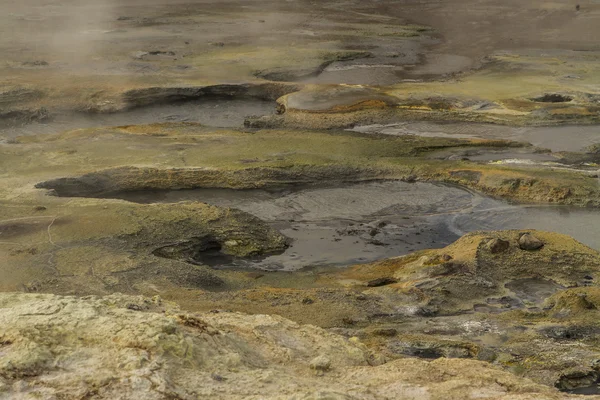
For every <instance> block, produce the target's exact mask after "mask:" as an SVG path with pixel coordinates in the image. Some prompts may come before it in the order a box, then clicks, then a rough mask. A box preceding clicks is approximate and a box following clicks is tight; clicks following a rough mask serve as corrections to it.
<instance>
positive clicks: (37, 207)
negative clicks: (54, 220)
mask: <svg viewBox="0 0 600 400" xmlns="http://www.w3.org/2000/svg"><path fill="white" fill-rule="evenodd" d="M46 210H47V208H46V207H44V206H35V207H33V211H46Z"/></svg>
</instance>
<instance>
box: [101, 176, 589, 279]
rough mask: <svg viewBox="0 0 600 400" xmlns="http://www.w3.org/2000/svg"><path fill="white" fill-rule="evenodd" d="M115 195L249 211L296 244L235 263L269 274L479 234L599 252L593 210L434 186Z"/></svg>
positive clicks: (364, 258)
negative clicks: (567, 242) (565, 241)
mask: <svg viewBox="0 0 600 400" xmlns="http://www.w3.org/2000/svg"><path fill="white" fill-rule="evenodd" d="M111 197H113V198H119V199H124V200H128V201H133V202H138V203H155V202H158V203H174V202H181V201H200V202H206V203H209V204H214V205H218V206H222V207H232V208H238V209H241V210H243V211H246V212H249V213H251V214H253V215H255V216H257V217H259V218H261V219H263V220H265V221H267V222H269V223H270V224H271V225H272V226H273V227H274V228H275V229H278V230H279V231H281V232H282V233H283V234H284V235H286V236H288V237H289V238H291V239H292V244H291V246H290V248H289V249H288V250H287V251H286V252H285V253H283V254H280V255H274V256H270V257H267V258H266V259H264V260H261V261H256V262H242V263H241V264H240V262H234V263H233V264H232V265H231V266H251V267H255V268H260V269H266V270H288V271H290V270H297V269H301V268H303V267H308V266H325V265H333V266H335V265H339V266H345V265H350V264H356V263H362V262H370V261H374V260H378V259H382V258H388V257H394V256H399V255H404V254H408V253H410V252H413V251H416V250H421V249H428V248H440V247H444V246H446V245H448V244H450V243H452V242H454V241H455V240H457V239H458V238H459V237H460V236H462V235H464V234H465V233H467V232H471V231H474V230H498V229H541V230H550V231H556V232H560V233H565V234H569V235H571V236H573V237H575V238H576V239H578V240H580V241H582V242H583V243H585V244H587V245H589V246H591V247H594V248H597V249H600V223H599V222H600V216H599V214H598V213H597V212H596V211H593V210H586V209H573V208H566V207H524V206H516V205H509V204H507V203H504V202H501V201H498V200H493V199H489V198H486V197H482V196H480V195H477V194H474V193H471V192H469V191H467V190H463V189H461V188H458V187H454V186H447V185H438V184H430V183H406V182H398V181H387V182H368V183H359V184H350V185H347V186H344V187H333V188H331V187H330V188H314V187H312V188H298V187H296V188H283V189H278V190H272V191H268V190H233V189H196V190H178V191H144V192H127V193H119V194H115V195H112V196H111Z"/></svg>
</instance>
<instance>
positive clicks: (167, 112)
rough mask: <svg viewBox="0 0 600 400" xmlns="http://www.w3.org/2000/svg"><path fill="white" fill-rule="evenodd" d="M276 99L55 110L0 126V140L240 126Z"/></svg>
mask: <svg viewBox="0 0 600 400" xmlns="http://www.w3.org/2000/svg"><path fill="white" fill-rule="evenodd" d="M274 113H275V103H274V102H270V101H261V100H256V99H253V100H248V99H210V100H199V101H194V100H192V101H185V102H183V101H181V102H173V103H171V104H160V105H154V106H146V107H140V108H136V109H132V110H128V111H122V112H118V113H112V114H90V113H87V114H83V113H81V114H62V115H61V114H58V115H55V116H53V117H52V118H51V119H50V120H49V121H46V122H34V123H30V124H19V125H17V126H13V127H9V128H3V129H1V130H0V142H1V141H2V140H3V139H4V140H8V139H13V138H16V137H18V136H27V135H38V134H56V133H60V132H64V131H68V130H74V129H85V128H97V127H104V126H123V125H143V124H153V123H165V122H174V123H176V122H195V123H201V124H202V125H205V126H211V127H226V128H231V127H236V128H239V127H243V126H244V120H245V119H246V117H248V116H255V115H271V114H274Z"/></svg>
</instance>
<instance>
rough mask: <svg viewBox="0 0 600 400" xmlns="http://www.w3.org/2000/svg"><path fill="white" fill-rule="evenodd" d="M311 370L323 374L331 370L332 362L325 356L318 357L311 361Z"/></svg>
mask: <svg viewBox="0 0 600 400" xmlns="http://www.w3.org/2000/svg"><path fill="white" fill-rule="evenodd" d="M310 369H313V370H315V371H316V372H317V373H323V372H325V371H329V369H331V360H330V359H329V358H327V357H325V356H318V357H315V358H313V359H312V360H311V362H310Z"/></svg>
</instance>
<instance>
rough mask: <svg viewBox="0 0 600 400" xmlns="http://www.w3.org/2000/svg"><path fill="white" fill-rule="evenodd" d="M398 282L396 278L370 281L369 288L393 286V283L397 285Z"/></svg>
mask: <svg viewBox="0 0 600 400" xmlns="http://www.w3.org/2000/svg"><path fill="white" fill-rule="evenodd" d="M397 282H398V281H397V280H396V279H394V278H390V277H385V278H377V279H373V280H370V281H369V282H367V286H368V287H378V286H386V285H391V284H392V283H397Z"/></svg>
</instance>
